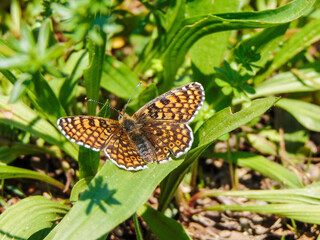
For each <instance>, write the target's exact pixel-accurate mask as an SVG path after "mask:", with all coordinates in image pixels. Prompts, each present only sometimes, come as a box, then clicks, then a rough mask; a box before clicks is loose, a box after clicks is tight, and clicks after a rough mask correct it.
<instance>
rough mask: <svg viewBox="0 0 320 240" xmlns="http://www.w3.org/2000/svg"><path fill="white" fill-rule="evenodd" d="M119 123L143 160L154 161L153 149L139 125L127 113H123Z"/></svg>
mask: <svg viewBox="0 0 320 240" xmlns="http://www.w3.org/2000/svg"><path fill="white" fill-rule="evenodd" d="M120 124H121V125H122V126H123V128H124V129H125V132H126V134H127V135H128V138H129V139H130V140H131V141H132V142H133V143H134V144H133V145H134V146H135V149H136V151H137V152H138V154H139V156H140V157H141V158H142V159H143V161H145V162H148V163H152V162H153V161H154V159H156V158H155V156H154V151H153V149H152V146H151V144H150V142H149V141H148V140H147V138H146V137H145V136H144V134H143V133H142V132H141V126H139V124H138V123H137V122H136V121H135V120H134V119H132V118H131V117H130V116H128V115H123V117H122V119H121V120H120Z"/></svg>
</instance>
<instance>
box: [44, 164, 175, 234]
mask: <svg viewBox="0 0 320 240" xmlns="http://www.w3.org/2000/svg"><path fill="white" fill-rule="evenodd" d="M179 164H181V161H179V160H176V161H170V162H168V163H165V164H156V163H154V164H149V165H148V167H149V169H145V170H143V171H139V172H128V171H125V170H121V169H119V168H118V167H117V166H115V165H114V164H113V163H111V162H110V161H107V162H106V163H105V164H104V166H103V167H102V168H101V170H100V171H99V172H98V173H97V175H96V176H95V177H94V178H93V179H92V181H91V182H90V184H89V187H88V189H87V190H86V191H85V192H84V193H83V194H82V195H81V197H80V199H79V200H78V201H77V203H76V204H75V205H74V206H73V207H72V209H71V210H70V212H69V213H68V214H67V215H66V217H65V218H64V219H63V220H62V221H61V222H60V223H59V224H58V226H57V227H56V228H55V229H54V230H53V231H52V232H51V233H50V234H49V235H48V236H47V238H46V239H47V240H48V239H59V240H63V239H69V240H72V239H97V238H99V237H102V236H104V235H105V234H106V233H108V232H109V231H111V230H112V229H113V228H115V227H116V226H117V225H119V224H120V223H121V222H123V221H124V220H126V219H127V218H129V217H130V216H131V215H132V214H133V213H134V212H135V211H136V210H137V209H138V208H139V207H140V206H141V205H142V204H144V203H145V202H146V201H147V199H148V198H149V197H150V195H151V193H152V192H153V191H154V189H155V188H156V186H157V185H158V184H159V182H160V181H161V180H162V179H163V178H164V177H165V176H166V175H168V173H169V172H171V171H172V170H173V169H175V168H176V167H177V166H178V165H179Z"/></svg>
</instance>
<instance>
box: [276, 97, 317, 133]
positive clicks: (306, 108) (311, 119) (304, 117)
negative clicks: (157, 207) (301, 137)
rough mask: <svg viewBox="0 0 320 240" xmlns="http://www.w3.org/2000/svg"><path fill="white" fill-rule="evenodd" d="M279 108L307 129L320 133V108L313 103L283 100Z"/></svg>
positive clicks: (279, 103) (278, 104)
mask: <svg viewBox="0 0 320 240" xmlns="http://www.w3.org/2000/svg"><path fill="white" fill-rule="evenodd" d="M277 106H278V107H281V108H282V109H284V110H286V111H288V112H289V113H290V114H291V115H292V116H293V117H294V118H295V119H297V121H298V122H299V123H300V124H301V125H302V126H304V127H305V128H307V129H309V130H312V131H315V132H320V107H319V106H317V105H314V104H311V103H307V102H303V101H299V100H294V99H287V98H282V99H281V100H280V101H279V102H278V103H277Z"/></svg>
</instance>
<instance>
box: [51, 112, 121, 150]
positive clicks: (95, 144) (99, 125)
mask: <svg viewBox="0 0 320 240" xmlns="http://www.w3.org/2000/svg"><path fill="white" fill-rule="evenodd" d="M57 125H58V127H59V129H60V131H61V132H62V133H63V134H64V135H65V136H66V138H68V139H70V141H72V142H75V143H77V144H79V145H81V146H84V147H86V148H90V149H92V150H94V151H100V150H102V149H104V148H105V146H106V145H108V143H109V141H110V139H111V138H112V135H113V134H114V133H116V132H117V131H118V130H119V122H118V121H116V120H112V119H106V118H101V117H90V116H74V117H63V118H59V119H58V120H57Z"/></svg>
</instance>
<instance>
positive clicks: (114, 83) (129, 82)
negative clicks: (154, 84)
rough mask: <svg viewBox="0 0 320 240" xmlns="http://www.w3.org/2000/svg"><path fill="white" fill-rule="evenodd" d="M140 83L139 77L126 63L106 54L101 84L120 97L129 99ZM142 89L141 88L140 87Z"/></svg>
mask: <svg viewBox="0 0 320 240" xmlns="http://www.w3.org/2000/svg"><path fill="white" fill-rule="evenodd" d="M138 83H139V78H138V77H137V76H136V75H135V73H133V72H132V71H131V70H130V68H129V67H127V66H126V65H125V64H124V63H122V62H120V61H118V60H116V59H114V58H113V57H112V56H109V55H106V56H105V61H104V65H103V72H102V79H101V86H102V87H103V88H105V89H107V90H108V91H109V92H112V93H114V94H116V95H117V96H118V97H121V98H124V99H129V97H130V96H131V94H132V93H133V91H134V89H135V88H136V86H137V85H138ZM140 88H141V87H140ZM138 91H141V89H138Z"/></svg>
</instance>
